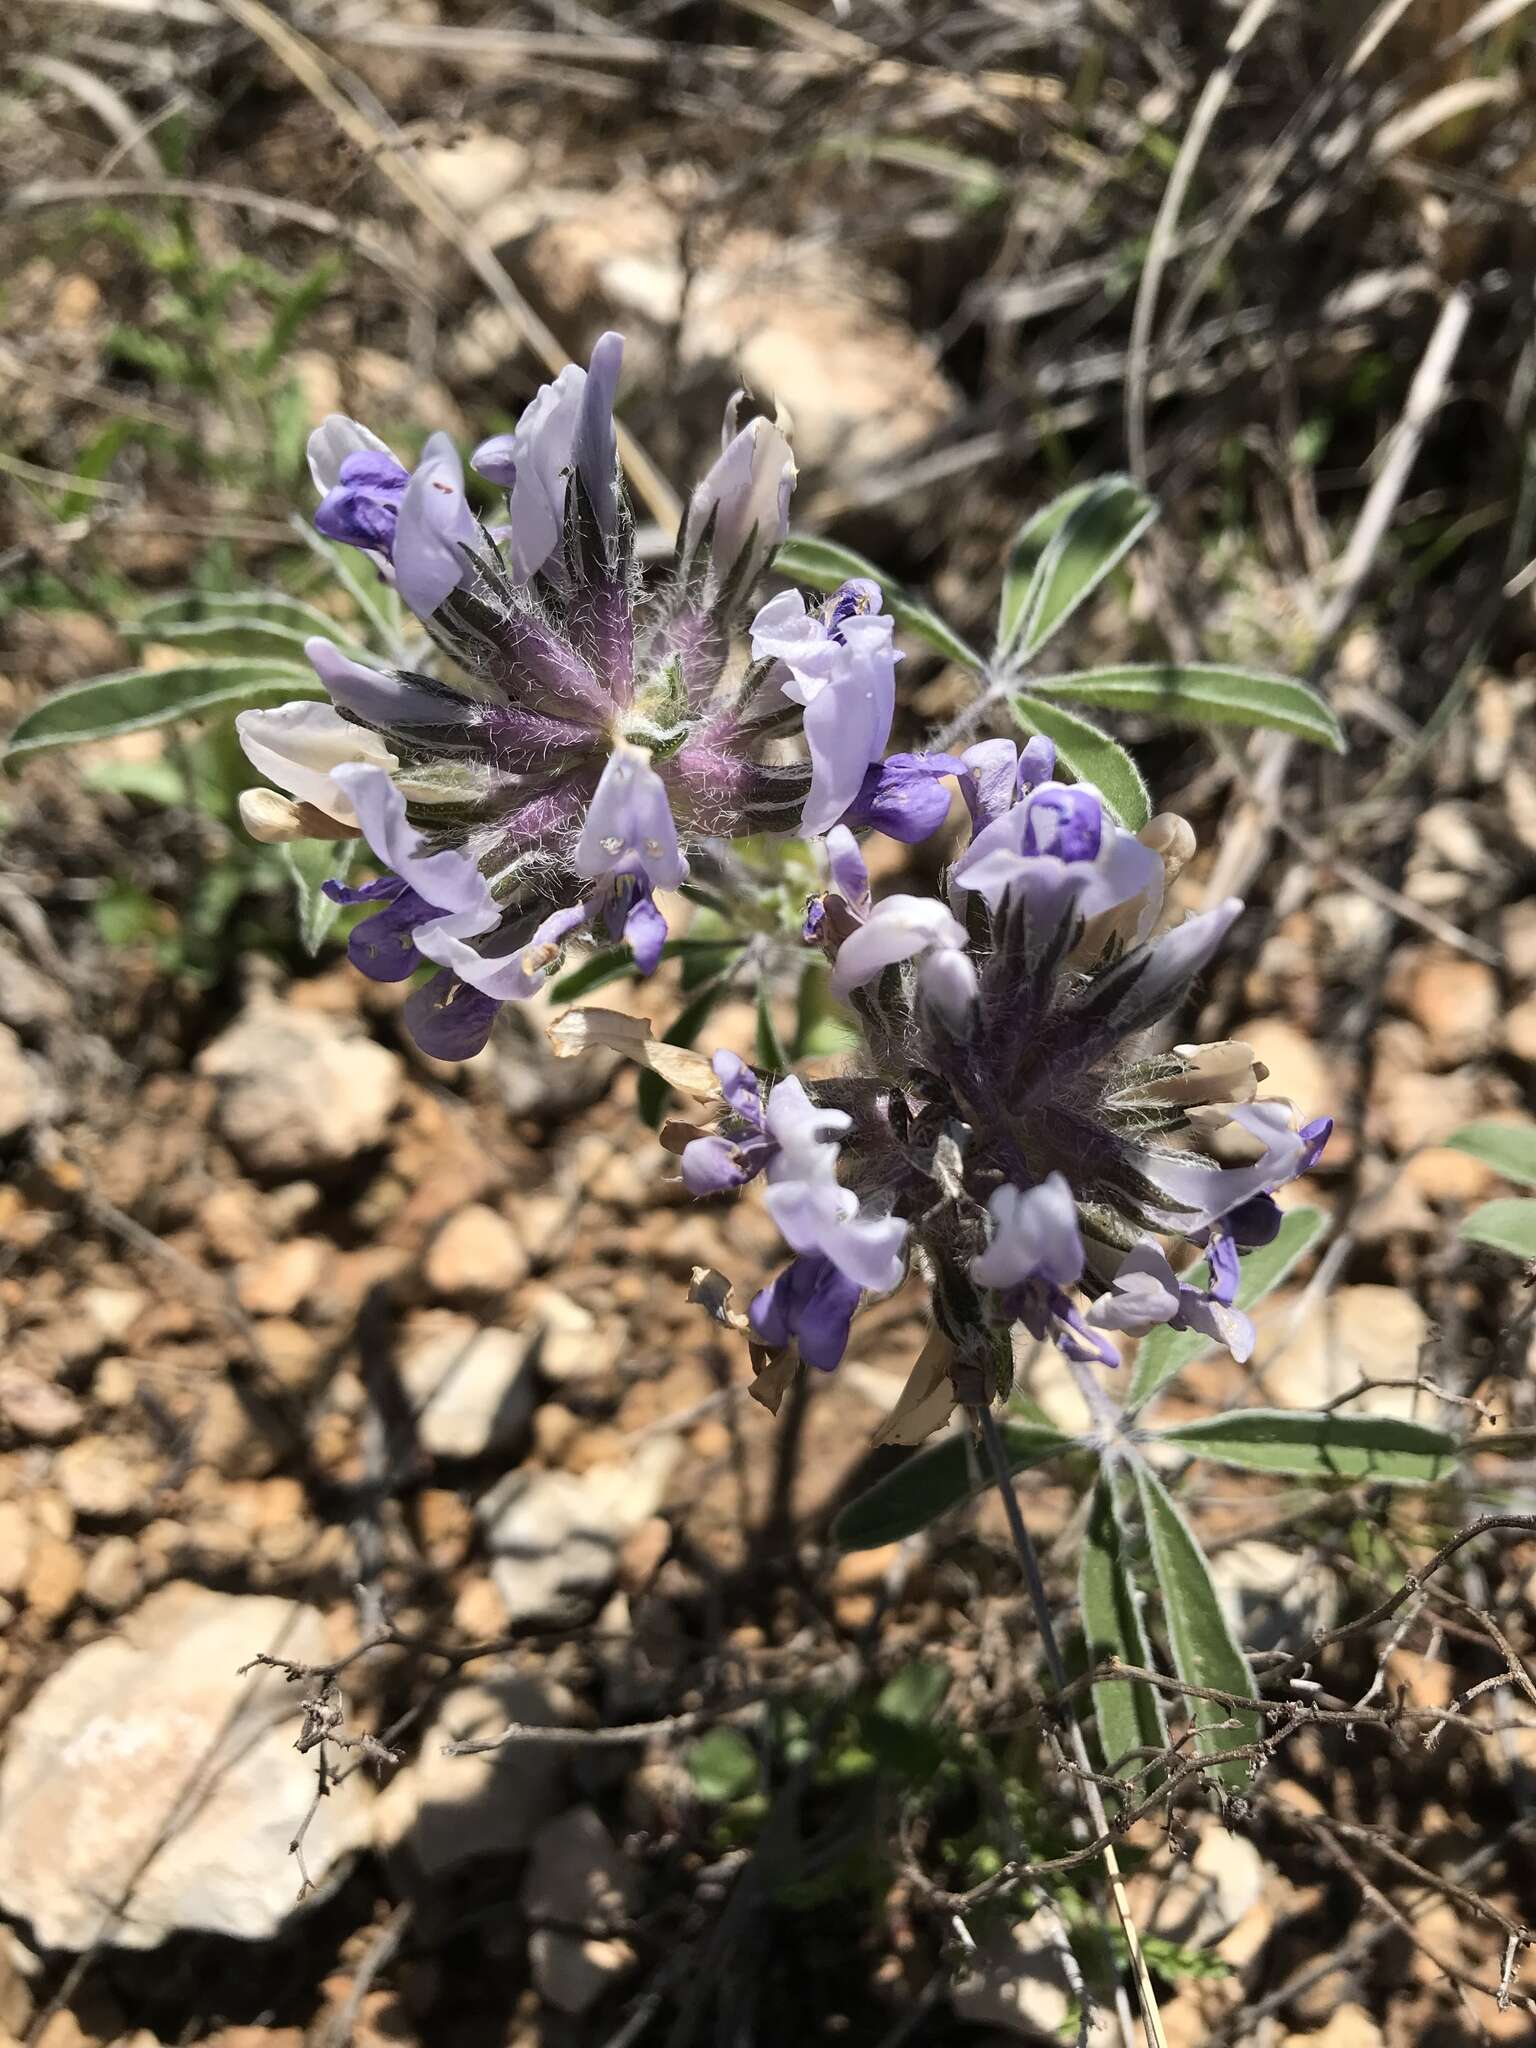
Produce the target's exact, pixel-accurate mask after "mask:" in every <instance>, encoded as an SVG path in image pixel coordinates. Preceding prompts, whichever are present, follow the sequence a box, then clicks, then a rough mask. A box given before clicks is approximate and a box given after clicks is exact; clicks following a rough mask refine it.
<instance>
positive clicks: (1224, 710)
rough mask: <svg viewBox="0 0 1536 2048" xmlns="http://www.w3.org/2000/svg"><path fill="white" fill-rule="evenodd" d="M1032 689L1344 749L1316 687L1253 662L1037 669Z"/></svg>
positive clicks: (1179, 721) (1170, 719)
mask: <svg viewBox="0 0 1536 2048" xmlns="http://www.w3.org/2000/svg"><path fill="white" fill-rule="evenodd" d="M1034 688H1035V689H1037V690H1038V691H1040V692H1041V694H1042V695H1046V696H1049V697H1050V698H1051V699H1052V700H1053V701H1054V700H1055V699H1056V698H1057V697H1071V698H1074V699H1075V700H1076V701H1077V702H1078V703H1081V704H1098V705H1102V706H1103V707H1104V708H1105V709H1106V710H1110V711H1140V712H1143V713H1145V714H1146V715H1147V716H1148V717H1151V718H1161V719H1164V720H1166V721H1167V723H1168V724H1170V725H1244V726H1264V727H1267V728H1268V729H1269V730H1271V731H1273V732H1288V733H1294V734H1295V735H1296V737H1297V738H1298V739H1303V740H1311V741H1312V742H1313V743H1314V745H1316V746H1319V747H1327V748H1328V749H1329V750H1330V751H1331V752H1333V753H1335V754H1342V753H1343V752H1344V750H1345V749H1344V735H1343V733H1342V732H1341V731H1340V729H1339V721H1338V720H1337V719H1336V718H1335V717H1334V715H1333V713H1332V712H1331V711H1330V710H1329V708H1328V706H1327V705H1326V704H1325V703H1324V702H1323V700H1322V698H1321V697H1320V696H1318V694H1317V692H1316V691H1315V690H1313V689H1309V688H1308V686H1307V685H1306V684H1305V683H1299V682H1297V681H1295V680H1294V678H1292V677H1290V676H1272V675H1266V674H1264V673H1263V672H1262V671H1260V670H1258V669H1244V668H1219V667H1215V666H1211V665H1207V664H1206V663H1203V662H1190V663H1188V664H1186V665H1183V666H1180V665H1179V664H1178V663H1175V662H1157V661H1151V662H1133V663H1131V664H1129V665H1128V666H1126V667H1124V668H1089V669H1081V670H1078V671H1076V672H1075V673H1073V674H1071V675H1064V676H1041V677H1039V678H1037V679H1036V681H1035V683H1034Z"/></svg>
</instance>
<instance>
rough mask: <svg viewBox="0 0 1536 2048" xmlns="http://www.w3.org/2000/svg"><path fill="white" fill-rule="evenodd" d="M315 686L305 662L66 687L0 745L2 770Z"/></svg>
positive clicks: (100, 679) (188, 669) (123, 673)
mask: <svg viewBox="0 0 1536 2048" xmlns="http://www.w3.org/2000/svg"><path fill="white" fill-rule="evenodd" d="M324 695H325V692H324V690H323V689H322V688H321V685H320V679H319V677H318V676H317V675H316V674H315V672H314V670H313V669H312V668H311V667H310V666H309V664H308V663H307V662H303V663H299V662H286V661H242V660H238V659H235V658H234V657H229V658H227V659H221V660H210V661H188V662H183V663H181V664H180V665H179V666H178V667H176V668H160V669H149V668H131V669H122V670H120V671H119V672H118V673H117V674H115V675H109V676H92V677H91V678H90V679H89V680H88V681H87V682H83V683H71V684H70V685H69V687H68V688H67V689H63V690H56V691H55V692H54V693H53V695H52V696H51V697H46V698H44V700H43V702H42V703H41V704H38V705H35V706H34V707H33V709H32V710H31V711H29V712H28V713H27V714H26V716H25V717H24V718H22V719H21V720H20V722H19V723H18V724H17V725H16V726H15V727H14V729H13V730H12V732H11V735H10V738H9V739H8V740H7V741H6V742H5V748H4V755H3V758H4V761H5V763H6V765H7V766H9V765H10V764H11V763H12V762H14V761H15V760H17V759H18V758H19V757H20V756H22V755H25V754H44V753H48V752H50V751H52V750H53V749H54V748H56V747H76V746H82V745H84V744H85V742H86V741H88V740H107V739H115V738H117V736H118V735H119V734H120V733H125V732H143V731H146V730H147V729H148V728H149V727H151V726H157V725H171V724H173V723H174V722H175V721H176V720H177V719H180V718H196V717H198V716H200V715H202V714H204V713H206V712H213V711H221V712H230V711H240V710H243V709H245V708H246V707H247V706H248V705H254V704H282V703H286V702H287V701H288V700H289V699H290V698H294V697H323V696H324Z"/></svg>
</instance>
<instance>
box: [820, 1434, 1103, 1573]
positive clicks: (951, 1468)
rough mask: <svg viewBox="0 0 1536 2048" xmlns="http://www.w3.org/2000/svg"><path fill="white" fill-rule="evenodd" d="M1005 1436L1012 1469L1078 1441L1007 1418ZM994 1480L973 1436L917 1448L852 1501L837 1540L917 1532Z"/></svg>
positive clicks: (846, 1546) (836, 1529) (859, 1542)
mask: <svg viewBox="0 0 1536 2048" xmlns="http://www.w3.org/2000/svg"><path fill="white" fill-rule="evenodd" d="M1002 1437H1003V1447H1004V1449H1005V1450H1006V1452H1007V1454H1008V1469H1009V1471H1010V1472H1022V1471H1023V1470H1024V1469H1025V1468H1026V1467H1027V1466H1030V1465H1041V1464H1044V1463H1045V1462H1046V1460H1047V1459H1049V1458H1055V1457H1058V1456H1059V1455H1060V1454H1061V1453H1062V1452H1063V1451H1069V1450H1071V1448H1072V1445H1073V1442H1074V1439H1073V1438H1072V1437H1069V1436H1064V1435H1063V1434H1062V1433H1061V1431H1060V1430H1059V1429H1050V1428H1042V1427H1039V1426H1037V1425H1036V1424H1034V1423H1028V1422H1005V1423H1004V1424H1003V1425H1002ZM990 1484H991V1480H990V1478H989V1476H988V1475H987V1474H986V1473H985V1472H984V1471H983V1469H982V1467H981V1464H980V1461H979V1460H978V1459H976V1458H974V1457H973V1456H972V1454H971V1448H970V1444H969V1442H968V1440H967V1439H966V1438H965V1437H961V1436H947V1437H945V1438H944V1440H943V1441H942V1442H941V1443H936V1444H929V1445H927V1446H926V1447H925V1448H924V1449H922V1450H920V1451H914V1452H913V1454H912V1456H911V1457H910V1458H908V1459H907V1460H906V1462H905V1463H904V1464H901V1465H898V1466H897V1467H896V1469H895V1471H894V1472H887V1473H886V1475H885V1477H884V1478H883V1479H877V1480H876V1481H875V1483H874V1485H873V1486H871V1487H870V1488H869V1489H868V1491H867V1492H865V1493H861V1494H860V1495H859V1497H858V1498H857V1500H852V1501H850V1502H849V1503H848V1505H847V1507H845V1508H844V1509H843V1510H842V1512H841V1513H840V1514H839V1515H838V1517H837V1519H836V1520H835V1521H834V1522H833V1524H832V1541H833V1543H834V1544H835V1545H836V1547H837V1548H838V1549H839V1550H873V1549H875V1548H876V1547H877V1546H878V1545H879V1544H882V1543H895V1542H896V1541H897V1540H898V1539H899V1538H900V1537H903V1536H915V1535H916V1533H917V1531H918V1530H919V1529H926V1528H927V1526H928V1524H929V1523H930V1522H932V1521H934V1520H936V1519H937V1517H938V1516H940V1515H942V1514H944V1513H945V1512H946V1511H947V1510H948V1509H950V1508H953V1507H958V1506H959V1505H960V1503H961V1502H962V1501H964V1500H968V1499H969V1498H970V1496H971V1495H972V1494H973V1493H976V1492H980V1491H983V1490H984V1489H985V1488H986V1487H987V1486H988V1485H990Z"/></svg>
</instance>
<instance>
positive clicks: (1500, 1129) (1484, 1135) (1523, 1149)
mask: <svg viewBox="0 0 1536 2048" xmlns="http://www.w3.org/2000/svg"><path fill="white" fill-rule="evenodd" d="M1441 1142H1442V1143H1443V1144H1445V1145H1447V1146H1448V1147H1449V1148H1450V1149H1451V1150H1452V1151H1453V1152H1465V1153H1467V1154H1468V1156H1469V1157H1471V1158H1473V1159H1480V1160H1481V1161H1482V1162H1483V1164H1484V1166H1491V1167H1492V1168H1493V1170H1494V1172H1495V1173H1497V1174H1502V1176H1503V1177H1504V1179H1505V1180H1517V1181H1519V1182H1520V1183H1521V1185H1522V1186H1524V1187H1528V1188H1536V1124H1496V1123H1483V1124H1463V1125H1462V1127H1461V1129H1460V1130H1459V1131H1452V1133H1451V1135H1450V1136H1449V1137H1448V1138H1445V1139H1443V1140H1442V1141H1441Z"/></svg>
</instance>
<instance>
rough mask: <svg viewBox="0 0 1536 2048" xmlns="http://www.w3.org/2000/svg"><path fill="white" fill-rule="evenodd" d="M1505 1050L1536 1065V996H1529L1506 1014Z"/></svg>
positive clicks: (1529, 1064) (1518, 1058) (1531, 1064)
mask: <svg viewBox="0 0 1536 2048" xmlns="http://www.w3.org/2000/svg"><path fill="white" fill-rule="evenodd" d="M1504 1050H1505V1051H1506V1052H1511V1053H1513V1054H1514V1056H1515V1058H1516V1059H1517V1060H1524V1061H1525V1063H1526V1065H1527V1066H1536V996H1527V997H1526V999H1525V1001H1524V1002H1523V1003H1516V1005H1515V1007H1514V1008H1513V1009H1512V1010H1510V1011H1509V1012H1508V1013H1507V1014H1506V1016H1505V1018H1504Z"/></svg>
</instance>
